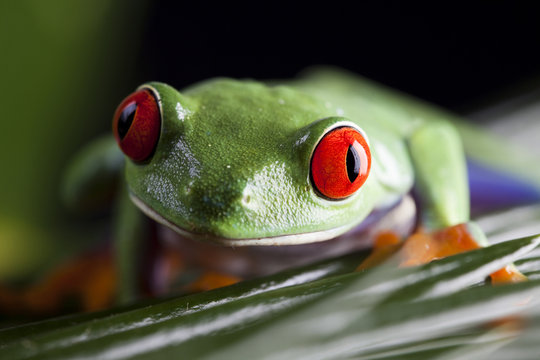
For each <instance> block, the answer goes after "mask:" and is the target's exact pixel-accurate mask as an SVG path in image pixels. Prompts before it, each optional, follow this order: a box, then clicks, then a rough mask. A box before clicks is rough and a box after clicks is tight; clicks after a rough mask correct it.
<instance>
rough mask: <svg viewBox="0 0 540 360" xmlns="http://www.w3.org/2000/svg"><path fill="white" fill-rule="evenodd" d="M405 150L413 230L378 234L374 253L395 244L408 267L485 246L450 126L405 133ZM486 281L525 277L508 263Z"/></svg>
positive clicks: (429, 125) (429, 126) (428, 126)
mask: <svg viewBox="0 0 540 360" xmlns="http://www.w3.org/2000/svg"><path fill="white" fill-rule="evenodd" d="M408 148H409V152H410V156H411V159H412V161H413V165H414V168H415V177H416V179H415V195H416V196H417V199H418V204H419V207H420V214H421V215H420V224H419V228H418V229H417V232H415V233H414V234H412V235H411V236H410V237H408V238H407V239H406V241H405V242H403V243H402V244H397V243H396V239H395V238H394V240H393V241H389V238H388V236H389V235H388V234H382V235H381V236H379V238H378V239H377V240H376V247H378V249H376V251H375V253H374V255H375V254H377V253H379V254H380V253H381V251H382V252H386V253H389V252H391V251H389V250H388V249H389V247H388V246H390V245H389V244H392V245H391V246H393V249H396V250H397V249H398V248H399V257H400V265H401V266H412V265H419V264H423V263H427V262H429V261H431V260H434V259H438V258H442V257H445V256H450V255H454V254H457V253H460V252H464V251H469V250H473V249H477V248H479V247H483V246H487V245H488V243H487V240H486V238H485V236H484V234H483V232H482V230H481V229H480V228H479V227H478V226H477V225H476V224H474V223H473V222H471V221H470V219H469V216H470V215H469V208H470V205H469V189H468V182H467V172H466V164H465V160H464V159H465V155H464V153H463V149H462V146H461V141H460V138H459V136H458V134H457V132H456V130H455V129H454V128H453V127H452V126H451V125H450V124H447V123H443V122H433V123H427V124H424V125H423V126H421V127H420V128H418V129H417V130H416V131H414V132H413V134H412V135H411V136H410V138H409V139H408ZM377 244H378V245H377ZM491 279H492V282H494V283H497V282H509V281H521V280H524V279H526V278H525V277H524V276H523V275H522V274H521V273H519V271H517V270H516V269H515V267H514V266H513V265H509V266H507V267H506V268H505V269H501V270H500V271H498V272H496V273H493V274H492V275H491Z"/></svg>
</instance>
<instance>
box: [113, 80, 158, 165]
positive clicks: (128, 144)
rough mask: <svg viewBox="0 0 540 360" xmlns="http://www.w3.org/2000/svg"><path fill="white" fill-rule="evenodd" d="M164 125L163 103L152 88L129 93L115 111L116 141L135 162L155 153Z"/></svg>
mask: <svg viewBox="0 0 540 360" xmlns="http://www.w3.org/2000/svg"><path fill="white" fill-rule="evenodd" d="M160 128H161V115H160V113H159V106H158V104H157V101H156V99H155V98H154V95H153V94H152V93H151V91H150V90H139V91H136V92H134V93H133V94H131V95H129V96H128V97H127V98H125V99H124V101H122V103H120V105H119V106H118V108H117V109H116V112H115V113H114V119H113V132H114V137H115V138H116V142H117V143H118V146H120V149H122V151H123V152H124V154H126V155H127V156H129V157H130V158H131V159H132V160H133V161H135V162H143V161H145V160H148V158H150V156H152V154H153V153H154V150H155V148H156V145H157V142H158V139H159V133H160Z"/></svg>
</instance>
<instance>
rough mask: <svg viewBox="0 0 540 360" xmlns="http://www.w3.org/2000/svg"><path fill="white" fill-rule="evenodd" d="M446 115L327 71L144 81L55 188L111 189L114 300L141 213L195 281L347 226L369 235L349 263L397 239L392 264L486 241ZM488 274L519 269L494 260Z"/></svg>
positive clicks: (135, 245)
mask: <svg viewBox="0 0 540 360" xmlns="http://www.w3.org/2000/svg"><path fill="white" fill-rule="evenodd" d="M451 120H452V116H450V115H448V113H446V112H445V111H442V110H440V109H438V108H435V107H433V106H431V105H428V104H425V103H422V102H421V101H418V100H414V99H411V98H409V97H407V96H405V95H403V94H400V93H397V92H392V91H389V90H386V89H382V88H380V87H379V86H378V85H375V84H372V83H370V82H368V81H367V80H364V79H361V78H359V77H357V76H356V75H353V74H350V73H347V72H344V71H341V70H336V69H318V70H315V71H311V73H309V74H308V75H305V76H300V77H298V78H296V79H293V80H289V81H270V82H260V81H255V80H250V79H247V80H235V79H230V78H215V79H210V80H206V81H203V82H200V83H197V84H194V85H191V86H189V87H187V88H185V89H183V90H182V91H178V90H176V89H175V88H174V87H172V86H170V85H168V84H166V83H163V82H148V83H145V84H143V85H141V86H140V87H138V88H137V89H136V90H135V91H134V92H133V93H132V94H130V95H129V96H127V97H126V98H125V99H124V100H123V101H122V102H121V103H120V105H119V106H118V108H117V109H116V111H115V113H114V116H113V122H112V135H107V136H106V137H103V138H100V139H98V140H96V141H94V142H93V143H92V144H91V145H89V146H88V147H87V148H86V149H84V150H83V151H82V152H81V153H80V154H79V155H77V157H76V159H75V161H74V162H73V164H72V166H71V167H70V168H69V170H68V172H67V176H66V182H65V184H64V187H63V189H64V191H63V197H64V199H65V201H66V203H68V204H71V205H72V206H79V205H81V204H83V205H84V206H85V207H92V206H94V205H95V204H96V203H101V202H103V199H108V198H110V197H111V196H112V195H111V193H114V194H116V195H118V196H117V198H118V200H117V205H116V210H117V211H116V218H115V225H114V228H115V230H114V234H113V237H114V242H115V249H116V255H115V259H114V260H115V263H116V265H115V268H116V269H117V270H116V274H117V276H118V283H119V284H120V285H121V288H120V290H119V293H118V296H117V298H118V299H119V301H120V302H129V301H133V299H136V298H137V294H138V293H139V292H140V284H141V281H140V277H141V263H142V262H144V259H143V258H144V256H143V255H145V254H146V255H147V254H148V253H149V252H152V251H151V250H149V249H150V248H149V247H148V238H149V232H148V228H146V227H145V225H144V224H146V219H148V218H149V219H152V220H154V221H155V223H156V224H159V225H155V226H158V229H159V230H157V231H154V234H155V233H156V232H157V233H159V235H160V237H161V240H160V241H161V244H166V245H165V248H166V249H168V250H170V249H173V250H176V252H177V253H180V254H181V255H180V260H178V258H176V259H177V261H176V262H177V263H178V262H180V263H183V262H188V263H190V262H191V263H196V264H197V265H198V266H199V268H201V269H203V270H202V272H203V273H205V274H203V275H201V276H200V277H199V278H204V279H205V282H208V281H207V280H208V279H210V280H209V282H210V287H209V288H214V287H218V286H224V285H228V284H231V283H234V282H237V281H241V280H243V279H246V278H249V277H250V276H251V277H253V276H259V275H264V274H267V273H272V272H276V271H279V270H281V269H282V268H286V267H289V266H294V265H295V264H298V263H302V262H307V261H314V260H318V259H322V258H325V257H329V256H334V255H340V254H343V253H346V252H350V251H354V250H355V249H358V248H362V247H366V243H365V242H363V241H360V240H359V236H358V234H360V233H361V234H363V235H366V236H367V237H368V238H370V239H371V240H370V241H372V243H370V244H375V245H374V250H373V252H372V254H371V255H370V256H369V257H368V258H367V259H366V260H365V261H364V262H363V263H362V264H359V268H358V271H365V270H366V269H367V268H370V267H373V266H376V265H377V264H379V263H381V262H382V261H384V260H385V259H386V258H388V257H389V256H391V255H392V254H395V253H397V252H399V251H402V252H403V253H404V254H406V255H403V256H404V257H403V259H402V260H401V265H404V266H410V265H418V264H421V263H425V262H428V261H432V260H434V259H437V258H439V257H443V256H448V255H452V254H454V253H457V252H461V251H466V250H471V249H475V248H478V247H482V246H487V245H488V243H487V240H486V238H485V236H484V235H483V233H482V230H481V229H480V228H479V227H478V226H476V225H475V223H474V222H472V221H471V216H470V192H469V186H468V177H467V162H466V156H465V153H464V149H463V144H462V141H461V137H460V134H459V133H458V130H457V129H456V127H455V126H454V124H453V123H452V121H451ZM118 179H122V180H120V181H118ZM111 189H117V191H115V192H111ZM104 190H105V191H104ZM103 194H105V195H103ZM154 244H155V242H154ZM464 244H465V245H464ZM160 246H161V247H163V245H160ZM368 246H371V245H368ZM426 248H431V249H439V250H434V251H431V252H428V253H426V251H425V249H426ZM441 249H442V250H441ZM168 253H169V252H168ZM172 253H174V251H173V252H172ZM173 258H174V256H173ZM169 268H170V266H169ZM178 268H181V270H180V272H182V271H184V270H185V269H184V268H183V267H182V266H179V267H178ZM205 268H206V269H207V270H208V269H209V270H208V271H206V272H205ZM145 269H146V268H145ZM153 269H154V270H153V273H154V276H153V279H151V280H149V282H151V283H153V284H152V285H151V287H153V291H152V292H153V293H158V294H163V293H166V292H167V291H170V288H169V285H168V284H163V283H164V282H165V283H167V281H163V279H162V278H160V274H161V277H163V276H165V277H170V274H168V273H167V271H169V270H167V269H168V268H167V269H165V270H163V268H162V269H161V271H160V270H158V271H156V270H155V269H156V267H155V264H154V268H153ZM177 270H178V269H177ZM144 271H146V270H144ZM144 271H143V272H144ZM164 272H165V273H167V274H166V275H163V273H164ZM156 274H157V275H156ZM208 274H211V276H206V275H208ZM143 276H144V275H143ZM492 279H502V280H501V281H521V280H524V277H523V276H522V275H521V274H520V273H519V271H517V270H516V269H515V267H513V265H509V266H507V267H506V268H504V269H501V273H499V274H498V276H496V275H492ZM147 282H148V281H147ZM168 282H170V281H168ZM194 283H197V280H196V281H194ZM156 284H160V285H156ZM199 284H200V281H199Z"/></svg>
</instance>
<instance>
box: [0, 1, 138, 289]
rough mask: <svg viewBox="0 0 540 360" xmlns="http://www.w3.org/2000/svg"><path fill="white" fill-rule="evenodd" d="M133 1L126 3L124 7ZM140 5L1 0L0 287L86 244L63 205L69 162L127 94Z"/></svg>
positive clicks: (135, 48) (110, 2) (135, 47)
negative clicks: (62, 187)
mask: <svg viewBox="0 0 540 360" xmlns="http://www.w3.org/2000/svg"><path fill="white" fill-rule="evenodd" d="M128 4H129V5H128ZM144 9H145V5H144V2H141V1H139V2H129V1H107V0H98V1H79V0H76V1H71V0H55V1H53V2H49V1H40V0H23V1H2V2H0V44H1V50H0V52H1V53H2V55H1V56H0V76H1V79H2V84H3V87H2V92H1V94H0V108H1V109H2V112H1V113H2V120H1V121H0V146H1V151H0V163H1V164H2V170H1V171H2V176H0V199H1V201H0V264H2V265H1V266H0V281H5V280H7V279H13V278H20V277H21V276H24V275H26V274H29V273H31V272H33V271H35V270H36V269H37V268H40V267H42V266H44V265H46V263H47V262H48V261H55V260H56V259H57V257H58V256H63V255H66V253H68V252H69V251H70V249H71V248H73V247H78V246H79V245H80V243H81V242H83V241H84V240H83V236H78V232H77V228H74V227H73V226H71V230H69V229H70V226H69V223H68V222H69V217H67V216H66V214H65V212H63V211H64V210H63V208H62V205H61V204H60V200H59V196H58V194H59V186H60V185H59V183H60V180H61V177H62V172H63V170H64V167H65V165H66V162H67V161H68V159H69V158H70V157H71V156H72V154H73V153H74V151H75V150H76V149H77V148H79V147H80V146H81V144H83V143H84V142H86V139H89V138H91V137H93V136H95V135H96V134H97V133H100V132H103V130H104V129H107V128H109V126H110V125H109V123H110V117H111V114H112V112H113V111H114V108H115V107H116V105H117V102H118V100H119V99H121V98H122V97H123V96H124V94H126V93H127V92H129V91H130V90H131V89H132V88H133V87H135V84H134V83H131V81H133V80H130V79H131V77H130V75H132V72H133V71H134V70H135V65H136V62H135V61H134V60H133V58H134V57H135V56H134V55H135V54H136V53H137V51H138V50H139V49H138V46H139V44H140V41H138V38H139V37H140V36H141V33H142V30H143V27H142V26H140V22H141V21H142V19H143V14H144V12H143V10H144Z"/></svg>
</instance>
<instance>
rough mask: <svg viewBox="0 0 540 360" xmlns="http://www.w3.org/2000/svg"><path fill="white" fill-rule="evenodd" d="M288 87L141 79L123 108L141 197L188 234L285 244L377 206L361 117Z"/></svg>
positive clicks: (131, 183)
mask: <svg viewBox="0 0 540 360" xmlns="http://www.w3.org/2000/svg"><path fill="white" fill-rule="evenodd" d="M339 113H340V112H339V109H337V110H336V109H335V108H334V109H333V108H332V107H331V106H330V105H329V104H327V103H326V104H325V103H324V102H320V101H319V100H317V99H315V98H313V97H310V96H308V95H305V94H303V93H300V92H297V91H295V90H292V89H290V88H287V87H268V86H266V85H263V84H260V83H256V82H245V81H243V82H241V81H233V80H228V79H220V80H213V81H210V82H206V83H202V84H200V85H198V86H196V87H193V88H191V89H188V90H187V91H186V92H184V93H183V94H180V93H179V92H178V91H176V90H175V89H174V88H172V87H170V86H168V85H165V84H162V83H149V84H145V85H143V86H141V87H140V88H139V89H138V90H137V91H136V92H135V93H133V94H132V95H130V96H129V97H128V98H126V99H125V100H124V101H123V102H122V103H121V104H120V106H119V107H118V109H117V112H116V114H115V117H114V124H113V128H114V133H115V137H116V139H117V141H118V144H119V146H120V148H121V149H122V151H123V152H124V153H125V155H126V156H127V158H128V159H127V162H126V179H127V183H128V187H129V191H130V194H131V197H132V199H133V201H134V202H135V204H136V205H137V206H138V207H140V208H141V209H142V210H143V211H144V212H145V213H146V214H148V215H149V216H150V217H152V218H154V219H155V220H157V221H159V222H161V223H163V224H166V225H168V226H169V227H171V228H173V229H174V230H176V231H177V232H179V233H181V234H184V235H189V236H191V237H196V238H202V239H207V240H212V241H216V242H219V243H222V244H226V245H233V246H241V245H287V244H299V243H308V242H314V241H320V240H325V239H329V238H332V237H335V236H337V235H339V234H341V233H343V232H345V231H346V230H348V229H350V228H351V227H353V226H354V225H355V224H357V223H359V222H360V221H362V219H363V218H364V217H365V216H366V215H367V214H368V213H369V212H370V211H371V210H372V209H373V206H374V196H373V189H371V190H370V188H374V189H375V190H376V185H372V183H375V181H371V180H370V178H369V177H368V174H369V170H370V165H371V155H370V150H369V146H368V141H367V137H366V134H364V133H363V131H362V130H361V129H360V127H359V126H358V125H357V123H356V122H352V121H350V120H348V119H346V118H343V117H340V116H336V114H339Z"/></svg>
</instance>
